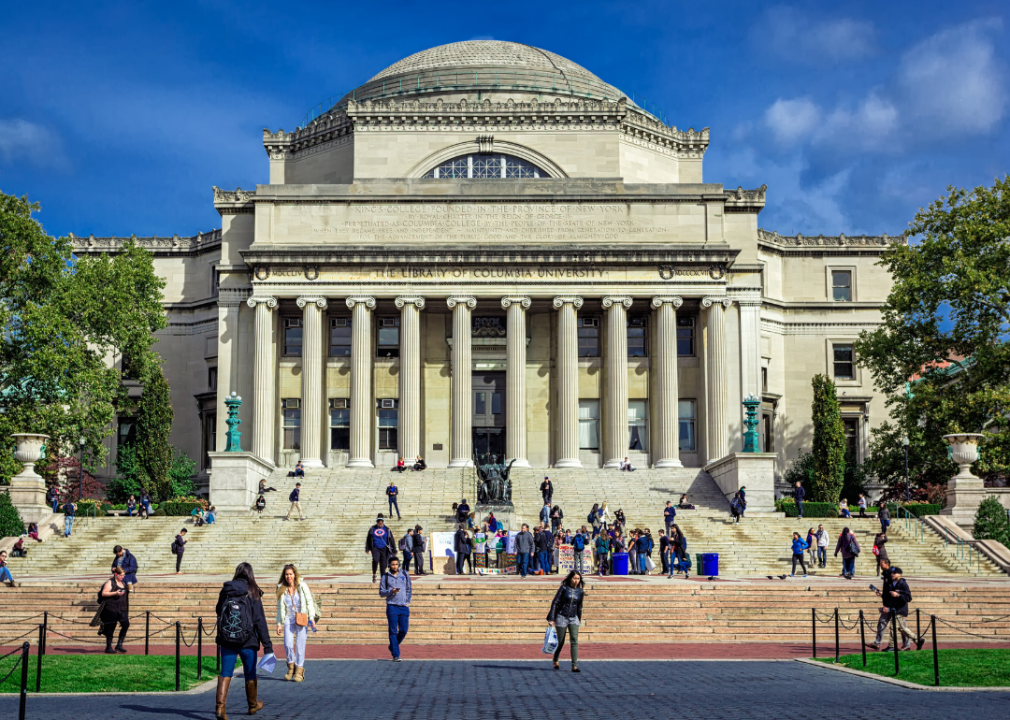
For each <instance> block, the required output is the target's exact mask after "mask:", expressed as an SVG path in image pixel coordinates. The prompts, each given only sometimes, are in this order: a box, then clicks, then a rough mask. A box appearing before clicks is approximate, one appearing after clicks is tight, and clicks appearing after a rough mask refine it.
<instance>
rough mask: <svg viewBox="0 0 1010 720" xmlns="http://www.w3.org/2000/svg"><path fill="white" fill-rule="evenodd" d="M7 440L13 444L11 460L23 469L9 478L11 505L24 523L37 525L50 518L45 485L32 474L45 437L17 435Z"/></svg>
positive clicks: (43, 445) (39, 478)
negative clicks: (13, 442)
mask: <svg viewBox="0 0 1010 720" xmlns="http://www.w3.org/2000/svg"><path fill="white" fill-rule="evenodd" d="M11 437H12V438H14V441H15V443H16V445H15V449H14V457H15V459H16V460H17V461H18V462H20V463H22V464H23V465H24V469H23V470H22V471H21V472H20V473H18V474H17V475H15V476H14V477H12V478H11V487H10V498H11V502H12V503H13V504H14V506H15V507H16V508H17V509H18V512H19V513H21V519H22V520H23V521H24V522H25V523H33V522H34V523H37V522H41V521H42V520H43V519H44V518H46V517H48V516H49V515H50V514H52V508H50V507H49V506H48V505H46V482H45V480H43V479H42V476H41V475H39V474H38V473H36V472H35V463H37V462H38V461H39V460H41V459H42V457H43V453H44V451H45V445H46V442H47V441H48V440H49V436H48V435H39V434H37V433H17V434H15V435H11Z"/></svg>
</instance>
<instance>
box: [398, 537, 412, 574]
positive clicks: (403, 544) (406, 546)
mask: <svg viewBox="0 0 1010 720" xmlns="http://www.w3.org/2000/svg"><path fill="white" fill-rule="evenodd" d="M397 548H398V549H399V550H400V552H401V553H403V562H402V563H401V566H402V567H403V571H404V572H405V573H408V574H409V573H410V561H411V558H413V557H414V528H407V534H406V535H404V536H403V537H402V538H400V542H399V544H398V545H397Z"/></svg>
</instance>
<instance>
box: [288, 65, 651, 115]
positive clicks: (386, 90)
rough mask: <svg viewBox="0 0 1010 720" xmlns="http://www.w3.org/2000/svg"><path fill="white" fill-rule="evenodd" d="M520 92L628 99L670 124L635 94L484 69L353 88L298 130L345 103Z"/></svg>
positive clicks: (557, 77) (317, 109)
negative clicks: (439, 94)
mask: <svg viewBox="0 0 1010 720" xmlns="http://www.w3.org/2000/svg"><path fill="white" fill-rule="evenodd" d="M508 89H517V90H518V89H521V90H526V91H530V92H537V93H547V94H548V95H567V96H570V97H575V98H590V99H595V100H609V101H617V100H620V99H621V98H622V97H628V98H629V99H630V100H631V101H632V102H633V103H634V104H635V105H636V106H638V107H639V108H641V109H642V110H645V111H646V112H648V113H650V114H651V115H653V116H654V117H655V118H656V119H657V120H659V121H660V122H662V123H663V124H664V125H667V126H669V125H670V122H669V120H668V118H667V115H666V113H665V112H663V111H662V110H661V109H660V108H659V106H658V105H656V103H654V102H651V101H650V100H648V99H647V98H644V97H640V96H638V95H636V94H635V93H631V94H630V95H627V96H626V95H625V94H623V93H621V91H620V90H618V89H617V88H615V87H613V86H611V85H607V84H606V83H603V82H599V81H593V80H589V79H586V78H577V77H569V76H567V75H563V74H559V73H544V72H530V71H529V70H523V71H519V70H515V71H511V72H509V71H502V70H488V71H483V72H482V71H479V70H473V71H467V70H464V71H460V70H456V71H450V72H441V71H436V72H426V73H418V74H417V75H407V76H400V77H392V78H384V79H382V80H375V81H373V82H368V83H365V84H364V85H362V86H360V87H358V88H355V89H354V90H352V91H350V93H342V94H340V95H331V96H330V97H328V98H326V99H325V100H323V101H321V102H319V103H317V104H316V105H315V106H313V107H312V109H311V110H309V111H308V112H307V113H306V114H305V117H304V118H302V124H301V127H306V126H307V125H308V124H309V123H311V122H312V121H313V120H315V119H316V118H317V117H320V116H321V115H325V114H326V113H327V112H329V111H330V110H331V109H336V110H343V109H345V108H346V107H347V101H348V100H354V101H356V102H362V101H364V100H376V99H384V98H398V97H406V96H416V95H418V94H423V93H426V92H431V93H434V92H445V91H454V90H463V91H473V92H476V91H484V90H486V91H488V92H494V91H501V90H508Z"/></svg>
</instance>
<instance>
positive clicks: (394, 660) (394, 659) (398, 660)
mask: <svg viewBox="0 0 1010 720" xmlns="http://www.w3.org/2000/svg"><path fill="white" fill-rule="evenodd" d="M393 662H403V661H402V660H401V659H400V658H399V657H395V658H393Z"/></svg>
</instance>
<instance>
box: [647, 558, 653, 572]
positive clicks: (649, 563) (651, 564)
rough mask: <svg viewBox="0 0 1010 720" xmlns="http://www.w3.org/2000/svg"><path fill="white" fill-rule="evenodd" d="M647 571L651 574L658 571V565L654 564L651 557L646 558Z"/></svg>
mask: <svg viewBox="0 0 1010 720" xmlns="http://www.w3.org/2000/svg"><path fill="white" fill-rule="evenodd" d="M645 569H646V570H648V571H649V572H652V571H653V570H655V569H656V563H654V562H652V558H651V557H646V558H645Z"/></svg>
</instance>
